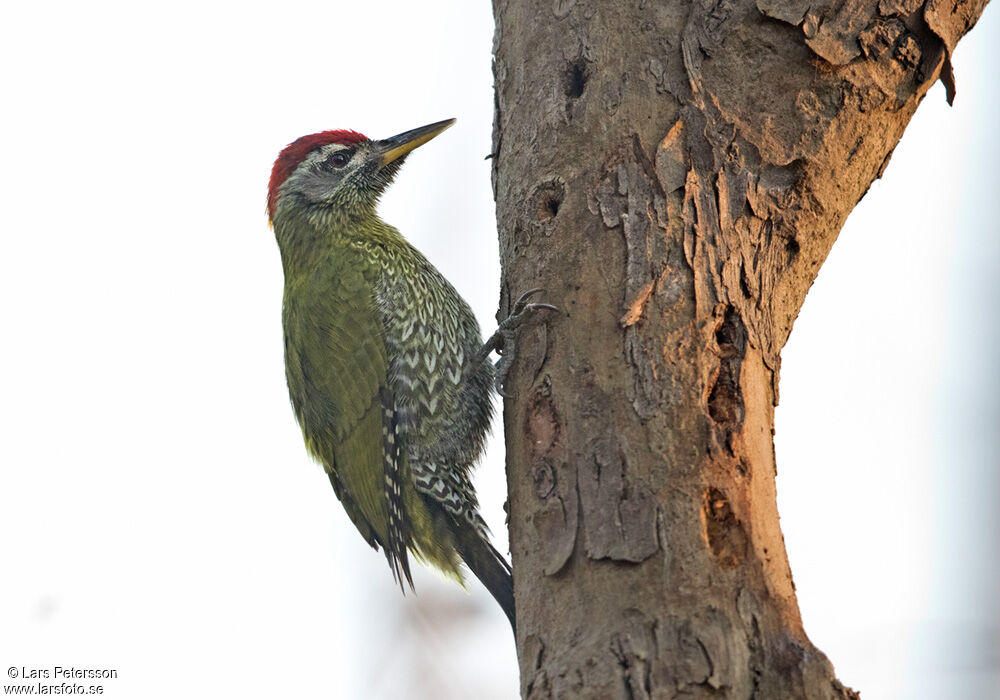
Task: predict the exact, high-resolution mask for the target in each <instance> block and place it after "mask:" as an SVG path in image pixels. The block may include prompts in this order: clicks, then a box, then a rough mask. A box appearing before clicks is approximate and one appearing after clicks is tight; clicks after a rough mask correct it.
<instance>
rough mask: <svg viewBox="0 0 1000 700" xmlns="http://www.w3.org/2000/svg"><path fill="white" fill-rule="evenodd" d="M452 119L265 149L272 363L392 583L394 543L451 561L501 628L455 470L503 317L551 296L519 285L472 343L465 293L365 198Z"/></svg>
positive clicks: (472, 435) (494, 563) (509, 326)
mask: <svg viewBox="0 0 1000 700" xmlns="http://www.w3.org/2000/svg"><path fill="white" fill-rule="evenodd" d="M454 121H455V120H454V119H448V120H445V121H441V122H436V123H434V124H429V125H427V126H424V127H420V128H418V129H413V130H411V131H406V132H404V133H402V134H398V135H397V136H393V137H391V138H388V139H382V140H372V139H369V138H367V137H366V136H364V135H362V134H360V133H358V132H356V131H349V130H333V131H323V132H320V133H316V134H310V135H308V136H303V137H301V138H299V139H297V140H296V141H294V142H292V143H291V144H289V145H288V146H287V147H285V149H284V150H282V151H281V153H280V155H279V156H278V158H277V160H276V161H275V163H274V167H273V169H272V171H271V179H270V183H269V187H268V194H267V212H268V218H269V221H270V223H271V225H272V227H273V228H274V233H275V237H276V238H277V241H278V247H279V249H280V251H281V263H282V267H283V269H284V276H285V284H284V301H283V305H282V325H283V330H284V342H285V374H286V379H287V382H288V391H289V396H290V397H291V403H292V407H293V410H294V412H295V416H296V418H297V420H298V422H299V425H300V427H301V428H302V435H303V437H304V439H305V444H306V448H307V449H308V451H309V452H310V453H311V454H312V455H313V457H315V458H316V459H317V460H318V461H319V462H320V463H321V464H322V465H323V467H324V469H325V471H326V473H327V475H328V476H329V479H330V483H331V484H332V485H333V490H334V493H335V494H336V495H337V498H338V499H339V500H340V502H341V503H342V504H343V506H344V509H345V510H346V511H347V515H348V516H349V517H350V519H351V521H352V522H353V523H354V525H355V526H356V527H357V529H358V531H359V532H360V533H361V536H362V537H364V538H365V540H366V541H367V542H368V544H369V545H371V546H372V547H373V548H375V549H376V550H377V549H378V548H380V547H381V548H382V550H383V551H384V553H385V556H386V559H387V560H388V562H389V568H390V570H391V571H392V575H393V577H394V579H395V580H396V581H397V582H398V583H399V585H400V587H401V588H402V589H403V591H404V593H405V588H404V586H403V581H404V579H405V581H406V583H407V584H409V587H410V588H411V590H412V589H413V580H412V577H411V574H410V565H409V558H408V552H409V553H413V554H414V555H415V556H416V558H417V559H418V560H422V561H425V562H427V563H430V564H432V565H435V566H437V567H438V568H440V569H441V570H442V571H443V572H444V573H445V574H448V575H450V576H452V577H454V578H456V579H457V580H458V581H459V582H462V580H463V577H462V572H461V570H460V563H461V562H462V561H464V562H465V563H466V565H468V567H469V569H470V570H471V571H472V573H473V574H475V576H476V577H477V578H479V580H480V581H482V583H483V584H484V585H485V586H486V588H487V589H488V590H489V592H490V593H491V594H492V595H493V597H494V598H495V599H496V600H497V602H498V603H499V604H500V606H501V607H502V608H503V610H504V612H505V613H506V615H507V617H508V618H509V619H510V623H511V627H512V628H513V626H514V588H513V580H512V577H511V568H510V566H509V565H508V564H507V562H506V560H505V559H504V557H503V556H502V555H501V554H500V553H499V552H497V550H496V549H495V548H494V547H493V546H492V545H491V544H490V542H489V535H488V530H487V528H486V524H485V522H484V521H483V519H482V517H481V516H480V514H479V503H478V501H477V499H476V493H475V490H474V489H473V487H472V483H471V481H470V470H471V468H472V466H473V464H474V463H475V462H476V461H477V459H478V458H479V456H480V454H481V453H482V451H483V447H484V442H485V439H486V433H487V430H488V428H489V424H490V419H491V414H492V401H491V391H493V390H494V389H495V390H497V391H500V392H501V393H502V389H503V382H504V379H505V378H506V374H507V369H508V368H509V366H510V363H511V361H512V354H513V351H514V331H515V330H516V329H517V328H518V327H519V326H520V325H521V323H523V321H524V320H525V319H526V318H527V317H528V316H529V315H530V314H531V312H533V311H536V310H538V309H543V308H547V309H555V307H553V306H551V305H549V304H542V303H531V302H530V301H529V299H530V297H531V296H533V295H534V294H535V293H537V292H539V291H541V290H538V289H532V290H530V291H528V292H526V293H525V294H523V295H522V296H521V298H520V299H518V301H517V302H516V303H515V304H514V307H513V309H512V313H511V315H510V316H509V317H508V318H507V319H505V320H504V321H503V322H502V323H501V324H500V327H499V328H498V330H497V332H496V333H494V334H493V336H491V337H490V338H489V339H488V340H487V342H486V343H483V341H482V336H481V335H480V331H479V325H478V324H477V322H476V319H475V317H474V316H473V314H472V310H471V309H470V308H469V305H468V304H467V303H466V302H465V300H464V299H462V297H461V296H459V294H458V292H457V291H455V288H454V287H452V285H451V284H449V283H448V281H447V280H446V279H445V278H444V277H443V276H442V275H441V273H440V272H438V270H437V269H436V268H435V267H434V266H433V265H431V263H430V262H428V260H427V258H425V257H424V256H423V255H422V254H421V253H420V252H419V251H417V249H416V248H414V247H413V246H412V245H411V244H410V243H409V242H408V241H407V240H406V239H405V238H404V237H403V236H402V235H401V234H400V232H399V231H398V230H396V229H395V228H393V227H392V226H390V225H389V224H387V223H385V222H384V221H382V219H381V218H380V217H379V215H378V213H377V212H376V205H377V203H378V200H379V197H380V196H381V194H382V193H383V192H384V191H385V189H386V188H387V187H388V186H389V184H390V183H391V182H392V180H393V178H394V177H395V175H396V173H397V172H398V171H399V168H400V166H401V165H402V163H403V161H404V160H405V158H406V156H407V154H408V153H410V152H411V151H412V150H413V149H415V148H417V147H418V146H420V145H422V144H424V143H426V142H427V141H430V140H431V139H432V138H434V137H435V136H437V135H438V134H440V133H441V132H442V131H444V130H445V129H447V128H448V127H450V126H451V125H452V124H453V123H454ZM494 350H495V351H498V352H501V353H502V354H501V358H500V361H499V362H498V363H497V365H496V366H494V364H493V363H492V362H491V361H490V359H489V356H490V353H491V352H492V351H494Z"/></svg>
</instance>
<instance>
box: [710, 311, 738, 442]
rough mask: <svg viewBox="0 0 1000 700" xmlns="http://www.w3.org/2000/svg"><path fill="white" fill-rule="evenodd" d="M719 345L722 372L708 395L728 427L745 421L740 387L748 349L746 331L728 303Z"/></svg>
mask: <svg viewBox="0 0 1000 700" xmlns="http://www.w3.org/2000/svg"><path fill="white" fill-rule="evenodd" d="M715 341H716V343H717V344H718V346H719V373H718V376H717V377H716V379H715V385H714V386H713V387H712V391H711V392H710V393H709V395H708V413H709V415H710V416H711V417H712V420H714V421H715V422H716V423H718V424H719V425H720V426H722V427H723V428H725V429H727V430H730V431H732V430H735V429H736V428H738V427H739V426H740V424H741V423H742V422H743V393H742V391H741V390H740V366H741V365H742V363H743V354H744V353H745V352H746V343H747V331H746V327H745V326H744V325H743V320H742V319H741V318H740V315H739V314H738V313H736V311H735V309H733V307H731V306H728V307H726V313H725V314H724V316H723V318H722V323H721V324H720V325H719V328H718V330H716V332H715Z"/></svg>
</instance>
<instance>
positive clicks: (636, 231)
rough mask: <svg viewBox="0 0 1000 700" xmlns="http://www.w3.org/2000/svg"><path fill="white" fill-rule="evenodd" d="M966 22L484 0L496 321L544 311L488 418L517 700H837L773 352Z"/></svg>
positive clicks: (911, 13) (863, 11)
mask: <svg viewBox="0 0 1000 700" xmlns="http://www.w3.org/2000/svg"><path fill="white" fill-rule="evenodd" d="M984 6H985V2H982V1H981V0H971V1H969V2H963V1H961V0H927V1H926V2H922V1H921V0H879V1H878V2H872V1H866V0H847V1H846V2H841V3H835V2H831V1H829V0H817V1H810V2H807V1H805V0H793V1H788V0H756V1H755V0H720V1H718V2H711V1H704V0H695V1H694V2H686V3H681V2H676V3H666V2H654V1H652V0H632V1H630V2H613V1H609V0H549V1H543V2H537V1H534V0H531V1H529V0H495V2H494V14H495V18H496V35H495V45H494V71H495V78H496V82H495V100H496V103H495V122H494V148H493V151H494V194H495V197H496V201H497V219H498V225H499V230H500V240H501V262H502V266H503V282H502V297H501V306H502V309H501V310H502V312H506V310H507V307H508V306H509V304H510V303H511V301H512V300H513V299H516V298H517V296H518V294H519V293H520V292H522V291H524V290H526V289H529V288H531V287H535V286H543V287H545V288H546V290H547V291H546V294H545V295H544V296H545V299H544V300H545V301H548V302H551V303H553V304H556V305H557V306H559V307H560V309H561V312H560V313H559V314H553V315H551V316H550V317H549V319H548V321H547V322H546V323H538V324H536V325H532V326H531V327H529V328H527V329H526V330H525V331H524V332H523V333H522V334H521V337H520V341H519V344H518V355H517V359H516V362H515V365H514V370H513V372H512V373H511V378H510V382H509V390H510V391H511V392H513V393H514V394H515V396H514V398H513V399H509V400H507V401H506V405H505V412H504V425H505V429H506V436H507V474H508V481H509V488H510V536H511V552H512V556H513V561H514V576H515V594H516V599H517V614H518V630H517V633H518V639H517V643H518V655H519V662H520V670H521V688H522V694H523V696H524V697H526V698H532V699H539V700H540V699H543V698H629V699H640V698H702V697H704V698H708V697H711V698H758V699H762V700H770V699H772V698H852V697H857V695H856V693H855V692H854V691H852V690H850V689H848V688H846V687H844V686H843V685H842V684H841V683H840V682H839V681H837V679H836V677H835V675H834V672H833V668H832V666H831V665H830V663H829V662H828V661H827V659H826V657H825V656H824V655H823V654H822V652H820V651H819V650H818V649H816V648H815V647H814V646H813V645H812V644H811V643H810V641H809V639H808V637H807V636H806V633H805V631H804V630H803V628H802V622H801V619H800V616H799V611H798V605H797V602H796V598H795V589H794V585H793V583H792V578H791V572H790V569H789V565H788V560H787V556H786V553H785V546H784V541H783V538H782V534H781V530H780V526H779V522H778V512H777V507H776V501H775V462H774V447H773V441H772V436H773V429H774V406H775V405H776V404H777V401H778V374H779V369H780V361H781V357H780V353H781V349H782V347H783V346H784V344H785V341H786V340H787V338H788V334H789V332H790V331H791V327H792V323H793V321H794V319H795V317H796V315H797V314H798V311H799V308H800V307H801V305H802V302H803V300H804V298H805V295H806V292H807V291H808V289H809V286H810V285H811V284H812V282H813V280H814V279H815V277H816V273H817V272H818V270H819V267H820V265H821V264H822V262H823V260H824V259H825V258H826V256H827V253H828V252H829V250H830V247H831V246H832V245H833V242H834V240H835V239H836V237H837V234H838V233H839V231H840V229H841V226H842V225H843V223H844V220H845V219H846V217H847V215H848V214H849V213H850V211H851V209H852V208H853V207H854V205H855V204H856V203H857V202H858V201H859V200H860V199H861V197H862V196H864V194H865V192H866V191H867V189H868V187H869V185H870V184H871V183H872V181H873V180H874V179H875V178H877V177H879V176H880V175H881V173H882V172H883V171H884V169H885V167H886V165H887V163H888V161H889V158H890V156H891V154H892V149H893V148H894V147H895V145H896V143H897V142H898V141H899V138H900V136H901V135H902V133H903V130H904V128H905V126H906V124H907V123H908V122H909V120H910V117H911V116H912V115H913V112H914V110H915V109H916V107H917V105H918V104H919V102H920V100H921V99H922V98H923V97H924V95H925V94H926V92H927V90H928V89H929V88H930V87H931V85H932V84H933V83H934V81H936V80H938V79H941V80H942V81H943V82H944V83H945V85H946V87H947V88H948V98H949V100H951V99H952V98H953V97H954V76H953V75H952V71H951V62H950V56H951V52H952V51H953V49H954V47H955V43H956V42H957V41H958V39H959V38H960V37H961V36H962V35H963V34H964V33H965V32H967V31H968V30H969V29H970V28H971V27H972V25H973V24H975V21H976V20H977V19H978V17H979V15H980V14H981V12H982V10H983V8H984ZM503 315H504V313H501V316H503ZM817 370H818V371H820V370H821V368H817Z"/></svg>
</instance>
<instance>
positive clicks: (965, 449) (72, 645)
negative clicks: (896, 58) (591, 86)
mask: <svg viewBox="0 0 1000 700" xmlns="http://www.w3.org/2000/svg"><path fill="white" fill-rule="evenodd" d="M360 6H361V3H359V4H358V5H357V6H355V5H354V4H351V5H350V6H347V5H345V4H344V3H329V2H327V3H314V2H285V3H282V4H280V5H276V4H273V3H271V4H266V5H265V4H260V5H254V4H252V3H242V4H218V3H216V4H206V3H194V2H184V1H178V2H174V3H171V4H170V5H159V6H152V5H149V4H146V3H124V2H120V3H110V2H91V3H58V2H57V3H52V4H47V5H42V4H40V3H16V4H14V3H8V5H7V6H6V7H5V10H4V15H5V17H4V19H3V40H2V41H0V61H2V65H3V66H4V70H3V73H2V75H0V84H2V94H3V95H4V107H3V109H2V112H0V119H2V123H3V129H2V130H0V192H2V195H3V196H2V202H3V209H4V232H3V236H2V238H0V241H2V243H0V246H2V254H0V300H2V301H0V324H2V329H3V339H2V344H0V396H2V398H0V426H2V427H0V431H2V432H0V465H2V472H0V562H2V563H0V673H2V672H4V670H5V669H6V668H7V667H9V666H15V667H18V668H20V667H22V666H23V667H26V668H31V667H35V668H48V669H51V668H52V667H54V666H57V665H60V666H79V667H98V668H115V669H117V670H118V672H119V677H118V678H117V679H115V680H113V681H107V682H106V691H105V696H106V697H110V698H177V697H193V698H209V697H239V698H279V697H294V698H362V697H363V698H401V697H407V698H420V697H434V698H467V697H476V698H478V699H479V700H487V699H489V698H510V697H514V696H515V694H516V688H517V680H516V662H515V657H514V647H513V642H512V640H511V637H510V632H509V628H508V627H507V623H506V621H505V620H504V619H503V617H502V615H501V614H500V613H499V611H498V610H497V609H496V608H495V606H494V605H493V603H492V601H491V600H490V599H489V598H488V596H487V595H486V594H485V593H484V592H483V591H481V590H480V589H479V587H478V586H477V585H470V592H469V593H468V594H466V593H463V592H462V591H461V589H459V588H457V587H455V586H454V585H453V584H450V583H446V582H442V581H440V580H439V579H438V577H436V576H435V575H434V574H433V573H429V572H424V571H421V572H420V574H419V576H418V578H417V587H418V591H419V595H418V596H416V597H414V596H407V598H405V599H404V598H402V597H401V596H400V595H399V593H398V591H397V590H394V589H393V586H392V582H391V579H390V576H389V572H388V570H387V567H386V565H385V561H384V559H383V558H382V555H381V554H377V553H375V552H373V551H371V550H370V549H368V548H367V546H366V545H365V544H364V543H363V542H362V540H361V538H360V537H358V536H357V534H356V532H355V531H354V528H353V527H352V526H351V525H350V523H349V521H348V520H347V518H346V516H345V515H344V513H343V511H342V509H341V508H340V506H339V504H338V503H337V502H336V500H335V498H334V496H333V493H332V491H331V489H330V488H329V484H328V482H327V480H326V478H325V477H324V476H323V474H322V472H321V470H320V468H319V467H317V466H316V465H314V464H313V463H311V462H310V461H309V459H308V458H307V456H306V454H305V450H304V449H303V447H302V444H301V437H300V435H299V432H298V429H297V427H296V426H295V423H294V420H293V417H292V413H291V410H290V408H289V406H288V400H287V396H286V391H285V386H284V375H283V369H282V356H281V353H282V345H281V334H280V304H281V269H280V264H279V259H278V253H277V248H276V245H275V243H274V239H273V235H272V233H271V231H270V230H269V229H268V228H267V225H266V217H265V214H264V197H265V188H266V183H267V178H268V174H269V171H270V166H271V162H272V161H273V159H274V157H275V156H276V155H277V152H278V151H279V150H280V149H281V147H283V146H284V145H285V144H286V143H287V142H288V141H290V140H292V139H294V138H295V137H297V136H299V135H301V134H304V133H308V132H312V131H318V130H322V129H327V128H340V127H350V128H355V129H359V130H362V131H364V132H365V133H367V134H369V135H371V136H373V137H384V136H389V135H392V134H394V133H397V132H400V131H403V130H405V129H409V128H412V127H415V126H419V125H422V124H425V123H428V122H431V121H435V120H438V119H443V118H447V117H457V118H458V124H457V125H456V126H455V127H454V128H452V129H451V130H449V131H448V132H447V133H446V134H444V135H443V136H442V137H440V138H439V139H436V140H435V141H434V142H433V143H432V144H430V145H428V146H427V147H424V148H421V149H420V151H418V152H417V153H415V154H414V155H413V156H412V157H411V158H410V159H409V162H408V163H407V165H406V167H405V168H404V169H403V172H402V173H401V176H400V177H399V180H398V182H397V184H396V185H395V187H394V188H393V189H392V190H391V191H390V193H389V194H388V195H387V196H386V198H385V201H384V203H383V206H382V212H383V215H384V216H385V218H386V219H387V220H389V221H390V222H393V223H396V224H397V225H399V226H400V227H401V228H402V229H403V231H404V232H405V233H406V234H407V235H408V236H409V237H410V238H411V240H413V241H414V243H415V244H416V245H417V246H418V247H419V248H421V249H422V250H423V251H424V252H425V253H426V254H427V255H428V256H429V257H430V258H431V259H432V260H433V261H434V262H435V263H436V264H437V265H438V266H439V267H440V269H441V270H442V271H443V272H444V274H445V275H446V276H447V277H448V278H449V279H451V280H452V282H453V283H454V284H455V285H456V287H457V288H458V289H459V290H460V291H461V292H462V293H463V294H464V295H465V296H466V298H467V299H468V300H469V301H470V302H471V303H472V304H473V306H474V308H475V309H476V312H477V314H478V315H479V318H480V323H481V324H482V325H483V327H484V328H492V327H493V326H494V323H495V322H494V319H493V313H494V311H495V306H496V299H497V294H498V287H499V268H498V262H497V243H496V234H495V223H494V214H493V202H492V197H491V191H490V185H489V168H490V165H489V162H488V161H484V160H483V157H484V156H485V155H486V154H487V153H488V152H489V151H490V131H491V120H492V100H493V98H492V77H491V74H490V51H491V45H492V18H491V16H490V12H489V7H488V3H483V2H477V3H470V2H459V1H458V0H453V1H450V2H439V3H426V2H425V3H408V2H407V3H404V2H381V3H368V4H367V5H366V6H365V7H364V9H361V7H360ZM168 8H169V9H168ZM998 44H1000V23H998V15H997V13H996V11H995V10H994V9H992V8H990V9H987V11H986V14H985V17H984V19H983V20H982V22H981V23H980V26H978V27H977V28H976V29H975V30H974V31H973V32H972V33H971V35H970V36H969V37H967V38H966V39H965V40H964V41H963V42H962V43H961V44H960V45H959V48H958V51H957V54H956V56H955V71H956V74H957V78H958V80H957V82H958V98H957V101H956V104H955V107H954V108H950V109H949V108H948V107H947V105H946V104H945V100H944V91H943V89H942V88H941V86H940V85H938V86H936V87H935V88H934V89H933V90H932V91H931V93H930V94H929V96H928V98H927V99H926V100H925V103H924V104H923V105H922V106H921V108H920V110H919V111H918V112H917V115H916V117H915V118H914V120H913V122H912V123H911V125H910V128H909V130H908V132H907V134H906V137H905V138H904V139H903V140H902V142H901V143H900V145H899V147H898V148H897V150H896V153H895V155H894V156H893V159H892V162H891V164H890V165H889V168H888V170H887V171H886V173H885V176H884V178H883V180H881V181H879V182H876V183H875V184H874V185H873V187H872V189H871V191H870V192H869V193H868V195H867V196H866V197H865V199H864V200H863V201H862V202H861V204H860V205H859V207H858V208H857V210H856V211H855V212H854V214H852V216H851V218H850V220H849V221H848V223H847V226H846V227H845V229H844V231H843V233H842V235H841V238H840V241H839V242H838V243H837V245H836V246H835V247H834V250H833V252H832V254H831V255H830V258H829V260H828V261H827V263H826V265H825V266H824V268H823V270H822V272H821V274H820V275H819V278H818V280H817V281H816V284H815V285H814V287H813V290H812V291H811V292H810V295H809V298H808V299H807V301H806V304H805V307H804V308H803V310H802V314H801V316H800V318H799V320H798V321H797V323H796V328H795V331H794V333H793V334H792V337H791V340H790V341H789V343H788V346H787V348H786V350H785V353H784V362H783V368H782V376H781V405H780V406H779V409H778V416H777V455H778V469H779V479H778V489H779V501H780V502H779V507H780V511H781V515H782V524H783V528H784V532H785V539H786V543H787V546H788V550H789V555H790V558H791V564H792V569H793V572H794V575H795V581H796V585H797V589H798V594H799V601H800V603H801V608H802V614H803V617H804V620H805V624H806V629H807V630H808V632H809V634H810V635H811V637H812V639H813V640H814V642H815V643H816V644H817V645H818V646H819V647H820V648H821V649H823V650H824V651H825V652H826V653H827V654H828V655H829V657H830V659H831V661H832V662H833V663H834V665H835V667H836V670H837V673H838V675H839V677H840V678H841V679H842V680H843V681H844V682H845V683H846V684H848V685H850V686H852V687H855V688H858V689H860V690H862V691H863V692H864V697H865V698H866V700H882V699H889V698H893V699H895V698H921V699H923V698H926V699H931V698H940V697H948V698H969V699H978V698H984V697H989V696H990V693H991V692H992V691H991V690H990V689H991V688H996V687H998V685H997V683H998V675H1000V670H998V669H1000V624H998V612H1000V610H998V607H1000V603H998V601H1000V595H998V594H1000V590H998V585H997V577H998V575H1000V570H998V564H997V554H998V550H1000V546H998V545H1000V520H998V517H997V510H998V509H997V506H996V503H997V497H998V496H1000V477H998V475H997V467H998V463H1000V444H998V437H997V433H998V427H1000V411H998V402H997V399H996V394H997V389H998V388H1000V382H998V377H997V350H996V348H997V344H998V341H1000V333H998V325H1000V324H998V319H1000V314H998V311H997V301H998V299H1000V283H998V273H1000V243H998V238H1000V237H998V233H1000V231H998V228H1000V227H998V224H997V221H998V219H1000V217H998V215H1000V205H998V194H1000V192H998V178H997V167H998V166H997V163H998V162H1000V145H998V144H1000V140H998V138H997V134H996V125H997V123H998V118H997V114H998V110H1000V99H998V91H997V89H996V83H995V75H996V69H997V67H998V66H1000V60H998V59H1000V50H998ZM502 452H503V448H502V443H500V442H494V444H493V445H492V447H491V449H490V451H489V455H488V458H487V459H486V460H485V461H484V464H483V465H482V467H481V468H480V472H479V473H480V477H479V480H478V484H479V489H480V492H481V495H482V500H483V502H484V508H485V511H486V516H487V518H488V520H489V521H490V523H491V524H492V526H493V529H494V532H497V533H503V532H504V529H503V514H502V512H501V503H502V501H503V499H504V493H503V454H502ZM501 549H504V550H505V549H506V547H504V546H503V545H502V544H501ZM6 682H7V681H6V679H5V680H3V683H6ZM991 683H992V685H991ZM956 684H957V685H956ZM956 688H958V690H956Z"/></svg>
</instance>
